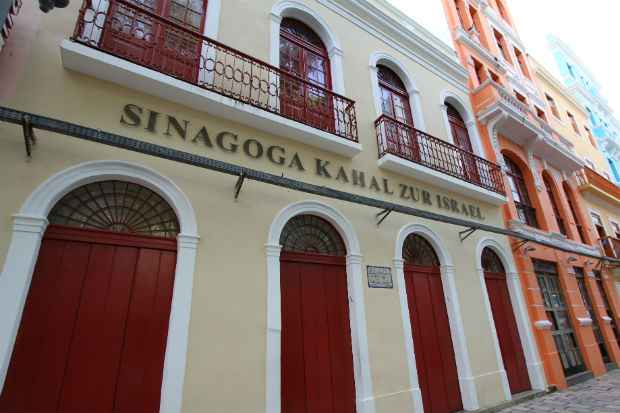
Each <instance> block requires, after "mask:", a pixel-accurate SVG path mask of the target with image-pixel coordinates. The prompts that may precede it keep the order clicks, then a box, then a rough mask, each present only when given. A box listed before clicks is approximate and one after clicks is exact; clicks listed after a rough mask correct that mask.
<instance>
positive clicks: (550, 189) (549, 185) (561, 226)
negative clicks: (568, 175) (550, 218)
mask: <svg viewBox="0 0 620 413" xmlns="http://www.w3.org/2000/svg"><path fill="white" fill-rule="evenodd" d="M543 182H544V184H545V190H546V191H547V196H548V197H549V201H550V202H551V209H553V215H554V216H555V221H556V222H557V224H558V228H559V229H560V232H561V233H562V234H563V235H566V226H565V225H564V219H563V218H562V215H561V214H560V208H558V202H557V199H556V196H555V192H554V191H553V184H552V183H551V178H550V177H549V175H547V173H543Z"/></svg>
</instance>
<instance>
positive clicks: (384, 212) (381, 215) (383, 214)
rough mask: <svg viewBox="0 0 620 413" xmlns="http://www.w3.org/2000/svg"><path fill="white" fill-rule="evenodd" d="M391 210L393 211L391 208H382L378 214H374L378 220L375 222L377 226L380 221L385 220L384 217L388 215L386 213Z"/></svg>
mask: <svg viewBox="0 0 620 413" xmlns="http://www.w3.org/2000/svg"><path fill="white" fill-rule="evenodd" d="M392 211H394V210H393V209H384V210H383V211H381V212H379V213H378V214H376V215H375V217H376V218H379V217H381V218H380V219H379V222H377V226H379V225H381V223H382V222H383V221H385V219H386V218H387V217H388V215H390V214H391V213H392Z"/></svg>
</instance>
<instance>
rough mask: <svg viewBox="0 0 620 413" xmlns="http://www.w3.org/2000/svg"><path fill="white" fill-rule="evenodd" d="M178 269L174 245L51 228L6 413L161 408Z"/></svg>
mask: <svg viewBox="0 0 620 413" xmlns="http://www.w3.org/2000/svg"><path fill="white" fill-rule="evenodd" d="M175 263H176V244H175V240H168V239H161V238H153V237H146V236H136V235H127V234H117V233H107V232H102V231H95V230H83V229H76V228H66V227H59V226H50V227H49V228H48V230H47V232H46V234H45V237H44V239H43V242H42V245H41V250H40V253H39V259H38V262H37V265H36V268H35V271H34V274H33V278H32V284H31V287H30V291H29V294H28V298H27V301H26V306H25V308H24V313H23V317H22V322H21V326H20V329H19V332H18V335H17V340H16V342H15V348H14V350H13V356H12V359H11V364H10V366H9V371H8V374H7V378H6V383H5V386H4V390H3V393H2V395H0V412H1V413H22V412H24V413H26V412H27V413H35V412H37V413H53V412H79V413H83V412H88V413H107V412H115V413H116V412H120V413H125V412H126V413H136V412H138V413H139V412H144V413H147V412H148V413H153V412H157V411H158V410H159V402H160V389H161V383H162V369H163V362H164V352H165V348H166V338H167V333H168V319H169V316H170V304H171V299H172V287H173V281H174V269H175Z"/></svg>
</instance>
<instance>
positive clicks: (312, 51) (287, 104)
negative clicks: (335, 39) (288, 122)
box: [280, 17, 335, 130]
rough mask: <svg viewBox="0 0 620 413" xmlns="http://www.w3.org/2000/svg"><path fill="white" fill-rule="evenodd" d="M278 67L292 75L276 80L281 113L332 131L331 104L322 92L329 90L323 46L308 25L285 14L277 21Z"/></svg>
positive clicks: (328, 64)
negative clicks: (278, 34)
mask: <svg viewBox="0 0 620 413" xmlns="http://www.w3.org/2000/svg"><path fill="white" fill-rule="evenodd" d="M280 69H282V70H284V71H285V72H287V73H290V74H291V75H292V76H284V75H283V76H282V78H281V79H280V105H281V112H282V114H283V115H285V116H288V117H291V118H293V119H295V120H297V121H299V122H303V123H306V124H308V125H310V126H313V127H316V128H319V129H326V130H334V125H335V124H334V110H333V106H334V103H333V102H332V101H331V98H330V95H329V94H327V93H326V91H331V90H332V81H331V68H330V61H329V55H328V53H327V48H326V47H325V44H324V43H323V41H322V40H321V38H320V37H319V35H317V34H316V33H315V32H314V30H312V29H311V28H310V27H309V26H307V25H306V24H305V23H302V22H301V21H299V20H296V19H291V18H288V17H287V18H284V19H282V22H281V23H280ZM299 79H301V80H302V81H300V80H299Z"/></svg>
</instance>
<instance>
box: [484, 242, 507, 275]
mask: <svg viewBox="0 0 620 413" xmlns="http://www.w3.org/2000/svg"><path fill="white" fill-rule="evenodd" d="M482 268H483V269H484V271H486V272H495V273H502V274H505V273H506V270H505V269H504V264H502V260H501V259H500V258H499V256H498V255H497V254H496V253H495V251H493V250H492V249H491V248H489V247H486V248H485V249H483V250H482Z"/></svg>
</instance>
